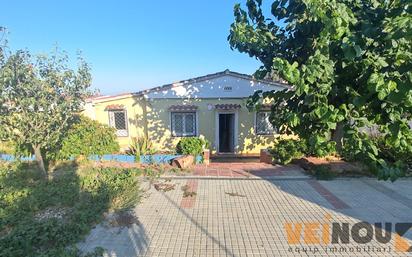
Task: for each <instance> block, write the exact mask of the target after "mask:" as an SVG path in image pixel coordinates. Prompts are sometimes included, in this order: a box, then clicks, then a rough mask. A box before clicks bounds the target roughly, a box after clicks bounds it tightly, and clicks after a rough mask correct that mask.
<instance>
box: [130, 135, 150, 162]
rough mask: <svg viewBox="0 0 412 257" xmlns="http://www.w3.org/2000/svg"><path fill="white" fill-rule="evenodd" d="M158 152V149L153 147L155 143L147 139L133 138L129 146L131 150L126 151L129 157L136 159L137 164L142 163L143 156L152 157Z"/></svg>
mask: <svg viewBox="0 0 412 257" xmlns="http://www.w3.org/2000/svg"><path fill="white" fill-rule="evenodd" d="M155 152H156V149H155V148H154V146H153V142H152V141H151V140H150V139H149V138H147V137H146V136H145V137H140V138H136V137H134V138H132V144H131V145H130V146H129V149H128V150H127V151H126V153H127V154H128V155H133V156H135V157H136V162H140V156H142V155H152V154H154V153H155Z"/></svg>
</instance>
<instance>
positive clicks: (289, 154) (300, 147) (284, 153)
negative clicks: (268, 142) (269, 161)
mask: <svg viewBox="0 0 412 257" xmlns="http://www.w3.org/2000/svg"><path fill="white" fill-rule="evenodd" d="M306 150H307V147H306V143H305V141H304V140H298V139H279V140H278V141H277V142H276V144H275V146H274V147H273V148H271V149H269V152H270V153H271V154H272V156H273V160H274V161H275V162H276V163H279V164H288V163H290V162H291V161H292V160H293V159H296V158H300V157H302V156H303V155H304V154H305V152H306Z"/></svg>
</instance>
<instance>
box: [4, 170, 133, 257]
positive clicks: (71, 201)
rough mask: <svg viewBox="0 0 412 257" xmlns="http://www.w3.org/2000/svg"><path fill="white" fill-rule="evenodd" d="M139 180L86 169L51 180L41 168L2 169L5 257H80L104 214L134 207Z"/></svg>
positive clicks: (125, 172) (125, 173) (116, 172)
mask: <svg viewBox="0 0 412 257" xmlns="http://www.w3.org/2000/svg"><path fill="white" fill-rule="evenodd" d="M138 175H139V173H138V172H136V171H132V170H120V169H109V168H106V169H91V168H90V169H89V168H87V169H85V170H79V171H77V172H75V171H65V172H61V173H60V174H57V175H56V176H55V177H54V178H53V179H52V180H50V181H46V180H43V179H42V175H41V173H39V171H38V170H36V169H27V168H26V169H23V168H22V167H0V188H2V190H1V191H0V256H50V257H52V256H53V257H54V256H80V253H79V251H78V250H77V249H76V248H75V246H74V244H75V243H77V242H78V241H79V240H80V239H81V238H82V237H83V236H84V235H86V234H87V233H89V231H90V230H91V229H92V227H93V226H94V225H95V224H96V223H97V222H99V221H100V220H101V218H102V214H103V213H104V212H106V211H108V210H112V209H114V210H116V209H123V208H129V207H132V206H134V204H135V203H136V201H137V200H138V196H139V191H138ZM58 210H59V211H60V213H62V214H61V217H58V216H49V217H47V215H46V214H47V213H58V212H57V211H58ZM100 252H101V250H100ZM97 253H98V252H96V256H97ZM91 256H93V255H91Z"/></svg>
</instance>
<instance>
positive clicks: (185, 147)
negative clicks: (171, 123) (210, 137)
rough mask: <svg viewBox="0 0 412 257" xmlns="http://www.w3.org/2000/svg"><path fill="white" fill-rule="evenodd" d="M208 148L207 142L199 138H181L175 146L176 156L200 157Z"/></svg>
mask: <svg viewBox="0 0 412 257" xmlns="http://www.w3.org/2000/svg"><path fill="white" fill-rule="evenodd" d="M208 148H209V142H208V141H207V140H205V139H202V138H199V137H185V138H182V139H181V140H180V141H179V143H177V146H176V152H177V153H178V154H190V155H200V154H202V153H203V150H204V149H208Z"/></svg>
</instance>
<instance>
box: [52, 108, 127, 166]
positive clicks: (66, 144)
mask: <svg viewBox="0 0 412 257" xmlns="http://www.w3.org/2000/svg"><path fill="white" fill-rule="evenodd" d="M115 132H116V131H115V129H114V128H111V127H109V126H107V125H104V124H101V123H99V122H97V121H94V120H91V119H89V118H87V117H84V116H80V117H79V119H78V120H77V121H76V122H74V124H73V125H72V126H71V127H70V129H69V131H68V132H67V134H66V135H65V136H64V138H63V139H62V141H61V142H60V145H61V147H60V148H61V149H60V150H58V151H57V152H56V159H69V158H71V157H79V156H85V157H88V156H90V155H98V156H102V155H104V154H110V153H115V152H118V151H119V144H118V142H117V138H116V134H115Z"/></svg>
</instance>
